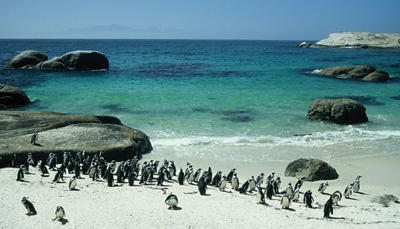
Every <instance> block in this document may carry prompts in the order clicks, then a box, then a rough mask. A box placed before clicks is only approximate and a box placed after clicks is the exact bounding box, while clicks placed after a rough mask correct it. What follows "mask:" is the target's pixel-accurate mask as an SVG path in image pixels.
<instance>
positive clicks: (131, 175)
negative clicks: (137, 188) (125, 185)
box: [128, 171, 136, 186]
mask: <svg viewBox="0 0 400 229" xmlns="http://www.w3.org/2000/svg"><path fill="white" fill-rule="evenodd" d="M135 176H136V172H134V171H131V172H130V173H129V174H128V182H129V186H133V183H134V182H135Z"/></svg>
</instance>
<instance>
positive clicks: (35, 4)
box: [0, 0, 400, 40]
mask: <svg viewBox="0 0 400 229" xmlns="http://www.w3.org/2000/svg"><path fill="white" fill-rule="evenodd" d="M0 1H1V5H0V6H1V7H0V38H1V37H3V38H4V37H10V36H19V37H29V36H34V37H49V36H50V37H51V36H58V35H60V34H65V33H62V32H61V31H64V32H65V31H66V30H70V29H79V28H86V27H92V26H109V25H113V24H115V25H119V26H125V27H131V28H134V29H138V30H146V29H148V28H153V27H155V28H158V29H160V30H161V32H160V31H159V32H160V33H158V34H157V35H154V36H158V37H155V38H160V36H161V38H162V36H163V34H164V35H165V38H170V37H168V36H170V34H169V33H168V32H165V30H182V31H177V32H176V33H175V36H182V37H181V38H200V39H201V38H216V39H267V40H271V39H285V40H320V39H323V38H326V37H327V36H328V35H329V34H330V33H333V32H340V31H363V32H375V33H381V32H394V33H399V32H400V13H399V12H400V0H379V1H378V0H374V1H372V0H359V1H356V0H335V1H329V0H300V1H295V0H249V1H245V0H182V1H181V0H175V1H174V0H145V1H142V0H97V1H94V0H12V1H11V0H0ZM163 31H164V32H165V33H163ZM73 32H76V31H70V33H71V34H72V33H73ZM57 33H59V34H58V35H57ZM94 33H95V32H94ZM86 34H87V33H86ZM143 34H144V32H143ZM143 34H142V35H143ZM117 35H118V31H114V32H113V33H112V36H111V35H110V37H113V38H114V37H115V36H117ZM91 36H96V34H91ZM99 36H107V31H105V34H101V35H99ZM148 36H151V34H150V35H148ZM185 36H186V37H185ZM132 38H135V37H132ZM139 38H140V37H139ZM178 38H179V37H178Z"/></svg>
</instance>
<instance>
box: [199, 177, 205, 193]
mask: <svg viewBox="0 0 400 229" xmlns="http://www.w3.org/2000/svg"><path fill="white" fill-rule="evenodd" d="M197 186H198V187H199V192H200V195H205V194H206V189H207V185H206V182H205V181H204V177H200V179H199V182H198V184H197Z"/></svg>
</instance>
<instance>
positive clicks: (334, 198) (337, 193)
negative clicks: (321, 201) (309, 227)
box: [331, 190, 342, 205]
mask: <svg viewBox="0 0 400 229" xmlns="http://www.w3.org/2000/svg"><path fill="white" fill-rule="evenodd" d="M331 196H332V204H335V205H339V201H340V200H342V193H341V192H340V191H339V190H336V191H335V192H334V193H333V194H332V195H331Z"/></svg>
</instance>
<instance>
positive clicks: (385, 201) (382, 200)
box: [371, 194, 399, 207]
mask: <svg viewBox="0 0 400 229" xmlns="http://www.w3.org/2000/svg"><path fill="white" fill-rule="evenodd" d="M371 202H372V203H379V204H382V205H383V206H384V207H389V204H390V203H391V202H394V203H399V199H398V198H397V197H395V196H393V195H391V194H386V195H383V196H376V197H374V198H373V199H372V200H371Z"/></svg>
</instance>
